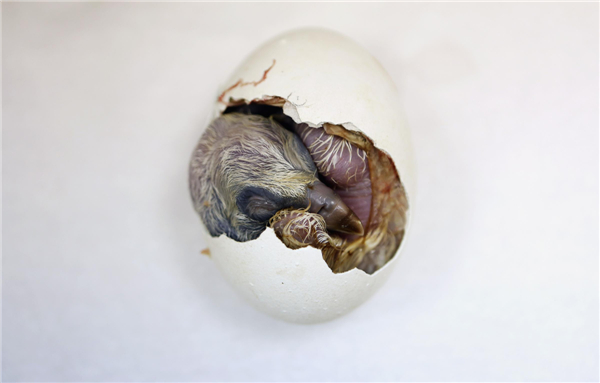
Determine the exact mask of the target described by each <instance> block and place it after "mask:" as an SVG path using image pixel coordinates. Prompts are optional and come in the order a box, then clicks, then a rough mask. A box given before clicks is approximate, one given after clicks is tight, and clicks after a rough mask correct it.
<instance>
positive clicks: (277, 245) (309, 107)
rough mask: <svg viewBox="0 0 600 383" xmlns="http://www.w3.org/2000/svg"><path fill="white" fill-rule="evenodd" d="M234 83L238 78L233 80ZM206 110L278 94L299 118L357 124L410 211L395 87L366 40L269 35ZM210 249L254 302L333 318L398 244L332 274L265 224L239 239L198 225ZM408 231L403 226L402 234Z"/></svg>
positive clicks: (283, 312)
mask: <svg viewBox="0 0 600 383" xmlns="http://www.w3.org/2000/svg"><path fill="white" fill-rule="evenodd" d="M236 84H237V85H236ZM221 91H222V93H220V97H219V101H217V103H216V105H215V110H214V114H213V116H212V117H213V118H216V117H217V116H218V115H219V114H220V113H221V112H222V111H223V110H224V109H225V107H226V105H225V102H227V101H229V100H231V99H233V100H239V99H244V100H246V101H250V100H256V99H265V98H268V97H274V96H277V97H281V98H284V99H285V100H287V102H286V103H285V105H284V112H285V113H286V114H287V115H289V116H290V117H292V118H293V119H294V120H295V121H296V122H297V123H299V122H305V123H309V124H311V125H321V123H324V122H329V123H333V124H341V125H343V126H344V127H345V128H347V129H350V130H360V131H362V132H363V133H365V134H366V135H367V136H369V137H370V138H371V139H372V140H373V141H374V143H375V145H376V146H377V147H378V148H379V149H382V150H384V151H386V152H387V153H388V154H389V155H390V156H391V158H392V159H393V160H394V163H395V165H396V168H397V170H398V173H399V174H400V179H401V182H402V184H403V185H404V187H405V190H406V193H407V197H408V203H409V210H408V212H407V220H408V224H407V233H408V226H409V225H410V221H411V219H410V218H411V213H412V204H411V203H412V200H413V199H412V197H413V195H414V186H415V185H414V176H413V173H414V172H413V162H412V150H411V145H410V137H409V131H408V129H407V128H406V125H405V119H404V116H403V115H402V114H401V113H400V112H399V110H401V104H400V100H399V96H398V92H397V90H396V87H395V85H394V83H393V81H392V79H391V78H390V77H389V75H388V74H387V73H386V71H385V70H384V69H383V67H382V66H381V64H379V63H378V62H377V60H375V59H374V58H373V57H372V56H371V55H370V54H369V53H368V52H367V51H366V50H365V49H363V48H362V47H361V46H359V45H357V44H356V43H355V42H353V41H351V40H350V39H348V38H346V37H344V36H343V35H340V34H338V33H336V32H332V31H329V30H324V29H301V30H295V31H291V32H288V33H285V34H282V35H279V36H277V37H275V38H274V39H272V40H270V41H268V42H267V43H265V44H264V45H262V46H261V47H259V48H258V49H257V50H256V51H254V52H253V53H252V54H251V55H250V56H249V57H248V58H247V59H246V60H245V61H244V62H243V63H242V64H241V65H240V66H239V67H238V69H237V70H236V71H235V72H234V73H233V75H232V76H231V77H230V79H229V80H228V81H227V82H225V83H224V84H223V87H222V90H221ZM205 238H206V243H207V245H208V247H209V249H210V252H211V257H212V259H213V260H214V262H215V263H216V265H217V266H218V268H219V269H220V270H221V272H222V273H223V275H224V276H225V278H226V279H227V280H228V281H229V282H230V283H231V285H232V286H233V287H234V288H235V289H236V290H238V291H239V292H240V293H241V294H242V295H243V296H244V297H245V298H246V299H247V300H248V301H249V302H250V303H251V304H252V305H254V306H255V307H256V308H258V309H259V310H261V311H263V312H265V313H267V314H270V315H272V316H274V317H277V318H280V319H283V320H286V321H290V322H298V323H317V322H323V321H327V320H331V319H334V318H336V317H339V316H341V315H344V314H345V313H347V312H349V311H351V310H352V309H354V308H356V307H357V306H359V305H360V304H361V303H363V302H364V301H366V300H367V299H368V298H369V297H370V296H371V295H372V294H373V293H374V292H375V291H376V290H377V289H378V288H379V287H380V286H381V285H382V284H383V283H384V282H385V281H386V280H387V278H388V277H389V274H390V272H391V270H392V268H393V266H394V264H395V263H397V261H398V258H399V252H400V251H401V250H402V248H403V247H404V243H405V240H404V241H403V243H402V244H401V246H400V249H399V250H398V253H396V255H395V256H394V258H392V259H391V260H390V261H389V262H388V263H387V264H386V265H385V266H384V267H383V268H381V269H380V270H378V271H377V272H375V273H374V274H373V275H368V274H366V273H365V272H363V271H362V270H359V269H353V270H351V271H348V272H345V273H341V274H334V273H333V272H332V271H331V270H330V269H329V267H328V266H327V264H326V263H325V261H324V260H323V257H322V255H321V251H320V250H317V249H315V248H304V249H299V250H291V249H288V248H287V247H285V246H284V245H283V243H282V242H281V241H280V240H279V239H278V238H277V237H276V236H275V233H274V232H273V230H272V229H270V228H268V229H267V230H266V231H265V232H264V233H263V234H261V236H260V237H259V238H258V239H256V240H253V241H248V242H243V243H240V242H236V241H234V240H232V239H230V238H228V237H226V236H224V235H222V236H220V237H218V238H213V237H211V236H210V235H209V234H208V232H206V231H205ZM405 239H406V235H405Z"/></svg>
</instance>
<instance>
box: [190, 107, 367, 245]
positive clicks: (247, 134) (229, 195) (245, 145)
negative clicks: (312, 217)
mask: <svg viewBox="0 0 600 383" xmlns="http://www.w3.org/2000/svg"><path fill="white" fill-rule="evenodd" d="M190 193H191V196H192V201H193V203H194V208H195V209H196V211H197V212H198V214H199V215H200V218H201V219H202V221H203V222H204V224H205V225H206V228H207V229H208V231H209V232H210V234H211V235H212V236H213V237H217V236H219V235H221V234H225V235H227V236H228V237H230V238H232V239H234V240H236V241H240V242H244V241H249V240H252V239H256V238H257V237H258V236H259V235H260V234H261V233H262V232H263V231H264V230H265V228H266V226H267V225H268V224H269V220H270V219H271V218H272V217H273V216H274V215H276V213H278V212H279V211H281V210H286V211H287V210H291V211H298V210H299V211H300V213H301V211H302V210H303V211H307V212H308V213H313V214H318V215H320V216H321V217H322V218H323V220H324V222H325V224H326V226H327V229H328V230H334V231H339V232H343V233H349V234H358V235H362V234H363V232H364V229H363V226H362V224H361V221H360V220H359V218H358V217H357V216H356V215H355V214H354V212H353V211H352V210H351V209H350V208H349V207H348V206H347V205H346V204H345V203H344V202H343V201H342V199H341V198H340V197H339V196H338V195H337V194H336V193H335V192H334V191H333V190H332V189H330V188H329V187H327V186H326V185H325V184H323V183H322V182H320V181H319V179H318V176H317V169H316V167H315V164H314V162H313V160H312V158H311V155H310V154H309V152H308V150H307V149H306V147H305V146H304V144H303V143H302V141H301V140H300V139H299V137H298V136H296V135H295V134H294V133H292V132H290V131H289V130H286V129H285V128H283V127H282V126H281V125H279V124H278V123H277V122H275V121H274V120H273V119H272V118H271V119H270V118H265V117H262V116H259V115H248V114H240V113H230V114H225V115H222V116H221V117H219V118H217V119H216V120H214V121H213V122H212V123H211V124H210V126H209V127H208V128H207V129H206V131H205V132H204V134H203V135H202V137H201V138H200V142H199V143H198V145H197V146H196V149H195V150H194V153H193V155H192V160H191V163H190ZM300 213H298V214H300ZM317 221H318V220H317ZM315 222H316V221H315ZM296 231H297V230H296ZM292 232H295V231H294V230H292Z"/></svg>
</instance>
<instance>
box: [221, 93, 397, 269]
mask: <svg viewBox="0 0 600 383" xmlns="http://www.w3.org/2000/svg"><path fill="white" fill-rule="evenodd" d="M223 103H224V104H225V105H226V108H225V110H224V111H223V112H222V114H227V113H234V112H235V113H245V114H258V115H261V116H263V117H267V118H269V117H272V118H273V119H275V120H276V121H277V122H278V123H279V124H280V125H282V126H283V127H284V128H286V129H288V130H290V131H292V132H294V133H296V134H298V129H300V130H301V131H303V132H304V133H303V134H302V135H301V136H302V137H304V138H303V141H305V145H306V142H307V141H306V137H308V138H309V139H310V135H311V133H316V131H311V129H321V130H322V133H324V134H325V135H327V136H334V137H336V138H335V140H337V141H338V142H345V145H348V143H349V144H351V145H352V150H354V151H355V152H356V153H364V155H365V157H366V160H365V164H366V165H367V167H366V168H365V169H364V171H365V172H366V173H367V174H368V178H369V179H368V181H370V182H368V184H369V187H370V192H369V193H364V190H363V191H362V194H361V195H360V196H356V193H358V192H357V190H358V191H361V190H362V189H356V187H355V188H354V189H352V187H339V185H336V182H335V178H333V179H331V177H329V179H328V177H324V176H323V174H321V169H319V178H320V179H321V180H322V181H323V182H325V183H327V184H328V186H330V187H332V188H333V189H334V190H335V191H336V192H337V193H338V194H340V196H341V197H342V199H343V200H344V202H346V203H347V204H348V205H349V206H352V207H353V209H354V210H357V211H358V212H359V214H358V216H359V218H360V219H361V222H362V223H363V227H364V232H365V233H364V235H363V236H358V235H350V234H341V233H337V232H325V233H323V234H324V236H327V238H326V239H324V240H323V241H320V242H319V243H316V242H312V243H298V241H297V240H293V238H292V236H291V234H290V233H289V228H290V225H291V224H290V225H287V227H286V226H285V225H282V224H279V223H274V222H273V219H271V222H270V226H271V227H272V228H273V229H274V230H275V233H276V234H277V236H278V237H279V238H280V239H281V240H282V242H284V244H286V246H288V247H289V248H292V249H294V248H300V247H304V246H307V245H311V246H313V247H317V248H319V249H321V251H322V254H323V259H324V260H325V262H326V263H327V265H328V266H329V268H330V269H331V270H332V271H333V272H334V273H343V272H346V271H349V270H352V269H354V268H358V269H360V270H363V271H364V272H366V273H368V274H373V273H374V272H376V271H377V270H379V269H381V268H382V267H383V266H384V265H385V264H386V263H387V262H389V261H390V260H391V259H392V258H393V257H394V255H395V254H396V252H397V250H398V248H399V247H400V244H401V242H402V239H403V237H404V233H405V227H406V212H407V210H408V202H407V197H406V193H405V190H404V187H403V185H402V183H401V181H400V176H399V175H398V171H397V170H396V167H395V165H394V162H393V160H392V159H391V157H390V156H389V155H388V154H387V153H385V152H384V151H383V150H380V149H378V148H377V147H375V145H374V143H373V141H372V140H371V139H370V138H369V137H368V136H367V135H365V134H364V133H362V132H360V131H358V130H356V131H355V130H348V129H346V128H345V127H344V126H342V125H339V124H333V123H328V122H325V123H320V124H312V123H308V122H306V123H301V124H297V123H296V122H295V121H294V119H292V117H290V116H289V115H287V114H285V113H284V109H285V108H284V106H285V107H286V108H287V107H292V108H293V110H295V105H293V104H291V103H290V102H289V101H287V100H286V99H284V98H282V97H278V96H266V97H263V98H262V99H255V100H252V101H250V102H247V101H246V100H244V99H239V100H234V99H231V98H230V100H229V101H228V102H223ZM307 135H308V136H307ZM337 137H339V138H341V140H340V139H338V138H337ZM328 138H329V137H328ZM332 139H334V138H332ZM308 149H309V151H311V148H310V145H309V146H308ZM311 156H313V159H314V160H315V159H316V160H318V159H319V158H318V153H317V154H315V150H314V148H313V150H312V152H311ZM315 162H318V161H315ZM334 167H335V166H334ZM334 172H335V169H334ZM353 193H354V194H353ZM367 194H369V195H367ZM365 204H366V205H368V208H364V206H363V205H365ZM365 211H366V213H365ZM280 213H281V212H280ZM279 215H280V214H279V213H278V214H276V217H277V218H281V217H279ZM282 216H286V214H283V215H282ZM276 217H274V218H276ZM294 218H296V217H292V219H294ZM286 220H287V221H286ZM288 221H290V217H289V215H287V216H286V218H284V219H283V220H281V221H279V222H286V223H287V222H288ZM316 225H318V223H317V224H316ZM286 228H287V229H288V230H287V232H286ZM317 229H318V228H315V227H311V228H308V229H307V228H303V230H304V231H302V233H303V234H305V235H306V236H308V234H309V232H310V230H317ZM323 231H325V230H324V229H323ZM313 234H314V233H313ZM314 237H317V236H316V235H314ZM286 238H287V239H292V240H291V241H290V240H286ZM319 238H321V237H319Z"/></svg>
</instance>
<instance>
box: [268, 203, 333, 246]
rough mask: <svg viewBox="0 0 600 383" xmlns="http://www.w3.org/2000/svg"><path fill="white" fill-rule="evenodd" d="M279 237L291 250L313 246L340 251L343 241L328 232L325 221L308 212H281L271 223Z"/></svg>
mask: <svg viewBox="0 0 600 383" xmlns="http://www.w3.org/2000/svg"><path fill="white" fill-rule="evenodd" d="M269 226H271V227H272V228H273V230H274V231H275V234H276V235H277V237H278V238H279V239H280V240H281V241H282V242H283V243H284V244H285V245H286V246H287V247H289V248H290V249H300V248H303V247H306V246H313V247H316V248H317V249H324V248H334V249H339V248H340V247H341V246H342V241H341V239H340V238H338V237H332V236H331V235H330V234H329V233H328V232H327V225H326V223H325V219H323V217H322V216H321V215H319V214H315V213H310V212H308V211H306V210H292V209H285V210H280V211H279V212H277V214H275V215H274V216H273V217H272V218H271V220H270V221H269Z"/></svg>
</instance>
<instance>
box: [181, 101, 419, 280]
mask: <svg viewBox="0 0 600 383" xmlns="http://www.w3.org/2000/svg"><path fill="white" fill-rule="evenodd" d="M272 100H275V101H276V102H280V101H281V100H278V99H277V98H273V99H271V101H272ZM231 105H232V106H229V107H228V108H227V109H226V110H225V111H224V113H223V116H227V115H229V114H231V118H230V119H229V120H227V121H236V120H239V119H240V117H236V116H241V115H240V114H243V115H248V116H249V118H250V119H251V121H252V124H247V123H246V122H244V123H243V125H240V126H242V127H240V126H238V127H232V123H231V122H228V123H224V124H222V125H224V127H223V126H222V127H217V128H215V126H213V125H215V122H213V124H211V127H209V129H207V131H208V132H209V133H205V134H204V135H203V138H202V139H201V140H200V143H199V144H198V147H197V149H196V151H195V153H194V156H193V158H192V164H191V167H190V190H191V194H192V199H193V200H194V205H195V207H196V210H197V211H198V213H199V214H200V216H201V217H202V218H203V221H204V222H205V224H206V225H207V227H208V228H209V231H210V233H211V235H213V236H218V235H220V234H223V233H224V234H226V235H227V236H229V237H231V238H233V239H235V240H238V241H246V240H252V239H254V238H256V237H258V235H260V233H261V232H262V231H263V230H264V228H265V227H266V226H269V227H271V228H273V230H274V231H275V234H276V235H277V237H278V238H279V239H280V240H281V241H282V242H283V243H284V244H285V245H286V246H287V247H289V248H291V249H298V248H301V247H306V246H312V247H315V248H317V249H320V250H321V251H322V253H323V258H324V259H325V261H326V262H327V264H328V266H329V267H330V268H331V270H332V271H333V272H335V273H341V272H345V271H348V270H351V269H353V268H359V269H361V270H363V271H365V272H367V273H369V274H372V273H374V272H375V271H377V270H378V269H380V268H381V267H382V266H384V265H385V264H386V263H387V262H388V261H389V260H390V259H391V258H392V257H393V256H394V254H395V253H396V251H397V249H398V247H399V246H400V243H401V241H402V238H403V235H404V226H405V221H406V211H407V208H408V206H407V201H406V195H405V193H404V188H403V186H402V184H401V182H400V178H399V176H398V173H397V171H396V168H395V166H394V164H393V161H392V160H391V158H390V157H389V156H388V155H387V154H386V153H384V152H383V151H381V150H379V149H377V148H376V147H375V146H374V144H373V142H372V141H371V140H370V139H369V138H368V137H367V136H365V135H364V134H363V133H360V132H356V131H349V130H347V129H345V128H344V127H342V126H340V125H333V124H323V125H322V126H320V127H312V126H309V125H308V124H304V123H301V124H296V123H295V122H294V121H293V120H292V119H291V118H290V117H289V116H286V115H285V114H284V113H283V110H282V108H281V104H280V105H275V106H274V105H273V102H271V104H270V105H267V104H266V103H260V102H251V103H244V102H236V103H233V104H231ZM252 115H254V116H255V117H252ZM259 116H262V119H261V118H260V117H259ZM261 121H263V122H261ZM265 121H268V122H265ZM261 124H262V125H261ZM217 125H218V124H217ZM267 126H268V128H266V127H267ZM211 129H212V130H211ZM226 130H229V133H227V134H226V133H223V132H224V131H226ZM206 137H208V138H206ZM266 147H268V150H267V149H265V148H266ZM274 148H275V149H274ZM224 153H235V154H232V155H230V156H229V157H227V156H226V154H224ZM210 156H213V157H214V158H210V159H207V157H210ZM224 156H225V157H226V158H225V157H224ZM253 157H254V159H253ZM227 160H230V161H229V163H228V165H227V166H226V167H225V165H224V164H225V163H227ZM210 161H212V163H215V164H216V165H214V166H213V168H212V170H213V172H212V173H211V174H208V173H207V168H208V167H209V166H208V165H207V164H209V163H210ZM251 161H254V162H255V164H254V167H255V168H256V167H260V171H257V172H255V173H260V174H261V177H257V176H256V175H255V174H253V172H251V171H249V172H247V173H244V174H240V169H243V168H248V169H252V166H251V165H249V164H248V163H249V162H251ZM224 173H226V174H224ZM289 174H295V175H294V176H293V177H291V178H290V176H289ZM252 177H255V179H254V180H251V178H252ZM232 180H234V181H232ZM240 180H241V181H240ZM290 180H292V181H293V182H292V181H290ZM281 182H285V183H286V185H287V186H286V187H284V186H282V185H281ZM233 184H235V185H234V186H235V187H233V186H231V185H233ZM290 185H291V186H290ZM290 188H291V189H290ZM287 189H289V190H287ZM292 189H293V190H292ZM301 190H304V192H301ZM211 193H212V194H211ZM302 193H304V197H301V194H302ZM207 195H210V198H208V197H207ZM208 200H210V201H211V202H210V203H209V204H208V206H207V202H206V201H208ZM205 217H207V218H205ZM215 217H216V218H215ZM211 225H212V226H211Z"/></svg>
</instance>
